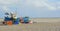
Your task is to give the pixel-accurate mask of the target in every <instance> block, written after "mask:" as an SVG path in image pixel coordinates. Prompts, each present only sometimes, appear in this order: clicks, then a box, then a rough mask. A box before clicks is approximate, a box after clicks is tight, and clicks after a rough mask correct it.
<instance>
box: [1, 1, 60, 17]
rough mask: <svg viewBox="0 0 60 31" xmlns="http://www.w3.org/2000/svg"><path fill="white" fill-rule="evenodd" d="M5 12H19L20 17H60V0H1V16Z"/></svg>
mask: <svg viewBox="0 0 60 31" xmlns="http://www.w3.org/2000/svg"><path fill="white" fill-rule="evenodd" d="M5 12H17V16H19V17H20V16H29V17H33V18H36V17H60V0H0V18H2V17H4V13H5Z"/></svg>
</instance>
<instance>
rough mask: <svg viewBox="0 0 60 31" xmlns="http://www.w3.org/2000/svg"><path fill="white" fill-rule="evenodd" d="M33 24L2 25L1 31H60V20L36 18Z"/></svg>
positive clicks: (0, 26)
mask: <svg viewBox="0 0 60 31" xmlns="http://www.w3.org/2000/svg"><path fill="white" fill-rule="evenodd" d="M31 20H32V21H33V22H36V23H32V24H21V23H20V24H18V25H0V31H60V18H34V19H31Z"/></svg>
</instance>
